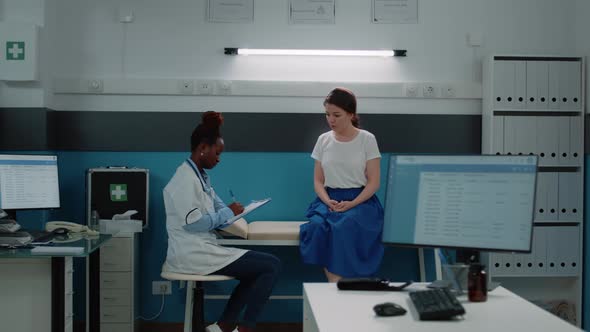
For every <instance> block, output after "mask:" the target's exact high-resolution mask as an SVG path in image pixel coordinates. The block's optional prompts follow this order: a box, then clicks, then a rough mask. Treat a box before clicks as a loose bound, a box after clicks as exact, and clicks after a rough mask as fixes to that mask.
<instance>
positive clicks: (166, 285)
mask: <svg viewBox="0 0 590 332" xmlns="http://www.w3.org/2000/svg"><path fill="white" fill-rule="evenodd" d="M152 294H153V295H162V294H164V295H170V294H172V282H170V281H152Z"/></svg>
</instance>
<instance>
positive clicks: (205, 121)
mask: <svg viewBox="0 0 590 332" xmlns="http://www.w3.org/2000/svg"><path fill="white" fill-rule="evenodd" d="M222 123H223V116H222V115H221V113H219V112H213V111H208V112H205V113H203V115H202V116H201V123H200V124H199V125H198V126H197V127H196V128H195V130H193V134H192V135H191V151H193V150H194V149H196V148H197V146H199V144H201V143H205V144H208V145H213V144H215V143H217V139H218V138H220V137H221V132H220V130H219V127H221V124H222Z"/></svg>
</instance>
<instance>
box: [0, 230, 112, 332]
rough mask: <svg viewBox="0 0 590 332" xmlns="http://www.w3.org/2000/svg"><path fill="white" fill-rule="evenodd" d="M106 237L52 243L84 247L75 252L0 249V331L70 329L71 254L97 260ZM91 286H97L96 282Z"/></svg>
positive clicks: (71, 317)
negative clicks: (60, 252) (35, 252)
mask: <svg viewBox="0 0 590 332" xmlns="http://www.w3.org/2000/svg"><path fill="white" fill-rule="evenodd" d="M110 238H111V235H100V236H93V237H78V238H74V239H73V240H72V241H71V242H66V243H56V244H54V247H83V248H84V251H83V252H82V253H80V254H75V255H69V254H59V253H53V254H33V253H31V250H30V249H4V250H0V294H1V295H0V322H1V327H2V328H1V329H2V331H11V332H13V331H14V332H17V331H23V332H25V331H26V332H30V331H35V332H45V331H52V332H57V331H59V332H63V331H71V330H72V322H73V314H72V310H73V306H72V295H73V293H74V292H73V289H72V274H73V272H74V271H73V268H72V258H73V257H85V258H88V259H89V260H91V261H98V258H99V248H100V246H102V245H103V244H104V243H105V242H106V241H108V240H109V239H110ZM90 272H91V273H94V272H93V271H90ZM93 287H98V283H95V284H93ZM89 319H93V317H89Z"/></svg>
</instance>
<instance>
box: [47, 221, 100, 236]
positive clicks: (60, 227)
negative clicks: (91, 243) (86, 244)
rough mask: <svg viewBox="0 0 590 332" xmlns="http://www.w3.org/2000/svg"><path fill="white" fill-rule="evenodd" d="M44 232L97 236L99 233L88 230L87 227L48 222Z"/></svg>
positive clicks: (68, 223)
mask: <svg viewBox="0 0 590 332" xmlns="http://www.w3.org/2000/svg"><path fill="white" fill-rule="evenodd" d="M45 230H46V231H48V232H52V233H54V234H66V233H86V234H88V235H98V234H99V232H97V231H95V230H92V229H90V228H88V226H85V225H80V224H76V223H73V222H69V221H50V222H48V223H47V224H45Z"/></svg>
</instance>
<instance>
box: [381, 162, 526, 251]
mask: <svg viewBox="0 0 590 332" xmlns="http://www.w3.org/2000/svg"><path fill="white" fill-rule="evenodd" d="M536 175H537V157H536V156H499V155H498V156H492V155H473V156H469V155H457V156H448V155H392V156H391V160H390V164H389V174H388V178H387V191H386V194H385V219H384V227H383V238H382V240H383V243H385V244H390V245H401V246H414V247H436V248H453V249H463V248H467V249H476V250H485V251H512V252H530V251H531V241H532V231H533V213H534V202H535V186H536Z"/></svg>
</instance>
